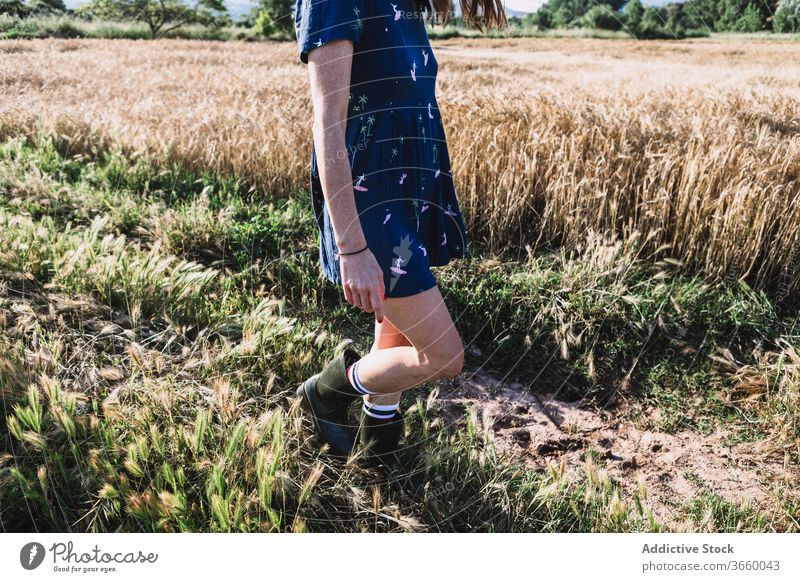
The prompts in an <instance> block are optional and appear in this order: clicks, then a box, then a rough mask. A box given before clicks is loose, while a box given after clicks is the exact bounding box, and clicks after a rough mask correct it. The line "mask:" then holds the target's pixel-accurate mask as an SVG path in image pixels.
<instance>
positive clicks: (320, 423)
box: [297, 348, 362, 457]
mask: <svg viewBox="0 0 800 582" xmlns="http://www.w3.org/2000/svg"><path fill="white" fill-rule="evenodd" d="M360 359H361V356H360V355H359V354H358V352H356V351H355V350H353V349H352V348H345V350H344V351H343V352H342V353H341V354H339V355H338V356H337V357H336V358H334V359H333V360H331V361H330V362H328V364H327V365H326V366H325V368H324V369H323V370H322V372H320V373H319V374H315V375H313V376H311V378H309V379H307V380H306V381H305V382H303V383H302V384H300V386H298V387H297V396H298V397H299V398H300V405H301V406H302V407H303V409H304V410H305V411H306V412H307V413H308V414H309V415H310V416H311V420H312V422H313V424H314V434H315V435H316V437H317V440H318V441H319V442H320V443H328V445H330V452H331V454H332V455H334V456H336V457H347V456H348V455H349V454H350V453H351V452H352V450H353V446H354V444H355V437H354V436H353V431H352V430H351V428H350V426H349V424H348V418H347V416H348V415H347V413H348V409H349V408H350V404H351V403H352V402H353V400H356V399H357V398H361V396H362V395H361V393H360V392H359V391H358V390H356V389H355V388H353V386H352V385H351V384H350V381H349V380H348V379H347V368H348V366H350V365H351V364H353V363H354V362H356V361H357V360H360Z"/></svg>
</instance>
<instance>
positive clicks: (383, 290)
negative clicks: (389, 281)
mask: <svg viewBox="0 0 800 582" xmlns="http://www.w3.org/2000/svg"><path fill="white" fill-rule="evenodd" d="M378 292H379V293H380V296H381V304H383V300H385V299H386V286H385V285H384V283H383V273H379V274H378Z"/></svg>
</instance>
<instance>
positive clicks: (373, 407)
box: [364, 402, 400, 412]
mask: <svg viewBox="0 0 800 582" xmlns="http://www.w3.org/2000/svg"><path fill="white" fill-rule="evenodd" d="M364 406H369V409H370V410H376V411H381V412H387V411H392V410H397V408H398V407H399V406H400V403H399V402H398V403H397V404H367V403H366V402H365V403H364Z"/></svg>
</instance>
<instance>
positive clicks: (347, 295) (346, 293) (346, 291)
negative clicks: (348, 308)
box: [342, 284, 353, 305]
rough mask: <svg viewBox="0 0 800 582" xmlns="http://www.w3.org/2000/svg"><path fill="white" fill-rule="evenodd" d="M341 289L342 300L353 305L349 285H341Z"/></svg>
mask: <svg viewBox="0 0 800 582" xmlns="http://www.w3.org/2000/svg"><path fill="white" fill-rule="evenodd" d="M342 289H344V298H345V301H347V302H348V303H350V304H351V305H353V291H352V289H350V285H347V284H345V285H342Z"/></svg>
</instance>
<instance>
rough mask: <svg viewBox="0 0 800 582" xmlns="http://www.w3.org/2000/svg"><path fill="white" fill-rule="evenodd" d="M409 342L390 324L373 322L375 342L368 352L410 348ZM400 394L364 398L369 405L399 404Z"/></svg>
mask: <svg viewBox="0 0 800 582" xmlns="http://www.w3.org/2000/svg"><path fill="white" fill-rule="evenodd" d="M411 345H412V344H411V342H410V341H409V340H408V338H407V337H406V336H404V335H403V334H402V332H401V331H400V330H399V329H397V328H396V327H395V326H393V325H392V323H391V322H390V321H389V320H388V319H386V318H384V320H383V323H378V321H377V320H376V321H375V341H374V343H373V344H372V349H371V350H370V352H374V351H375V350H385V349H387V348H396V347H401V346H411ZM401 394H402V392H389V393H386V394H372V395H369V394H368V395H366V396H364V400H366V401H367V402H369V403H370V404H396V403H398V402H400V395H401Z"/></svg>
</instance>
